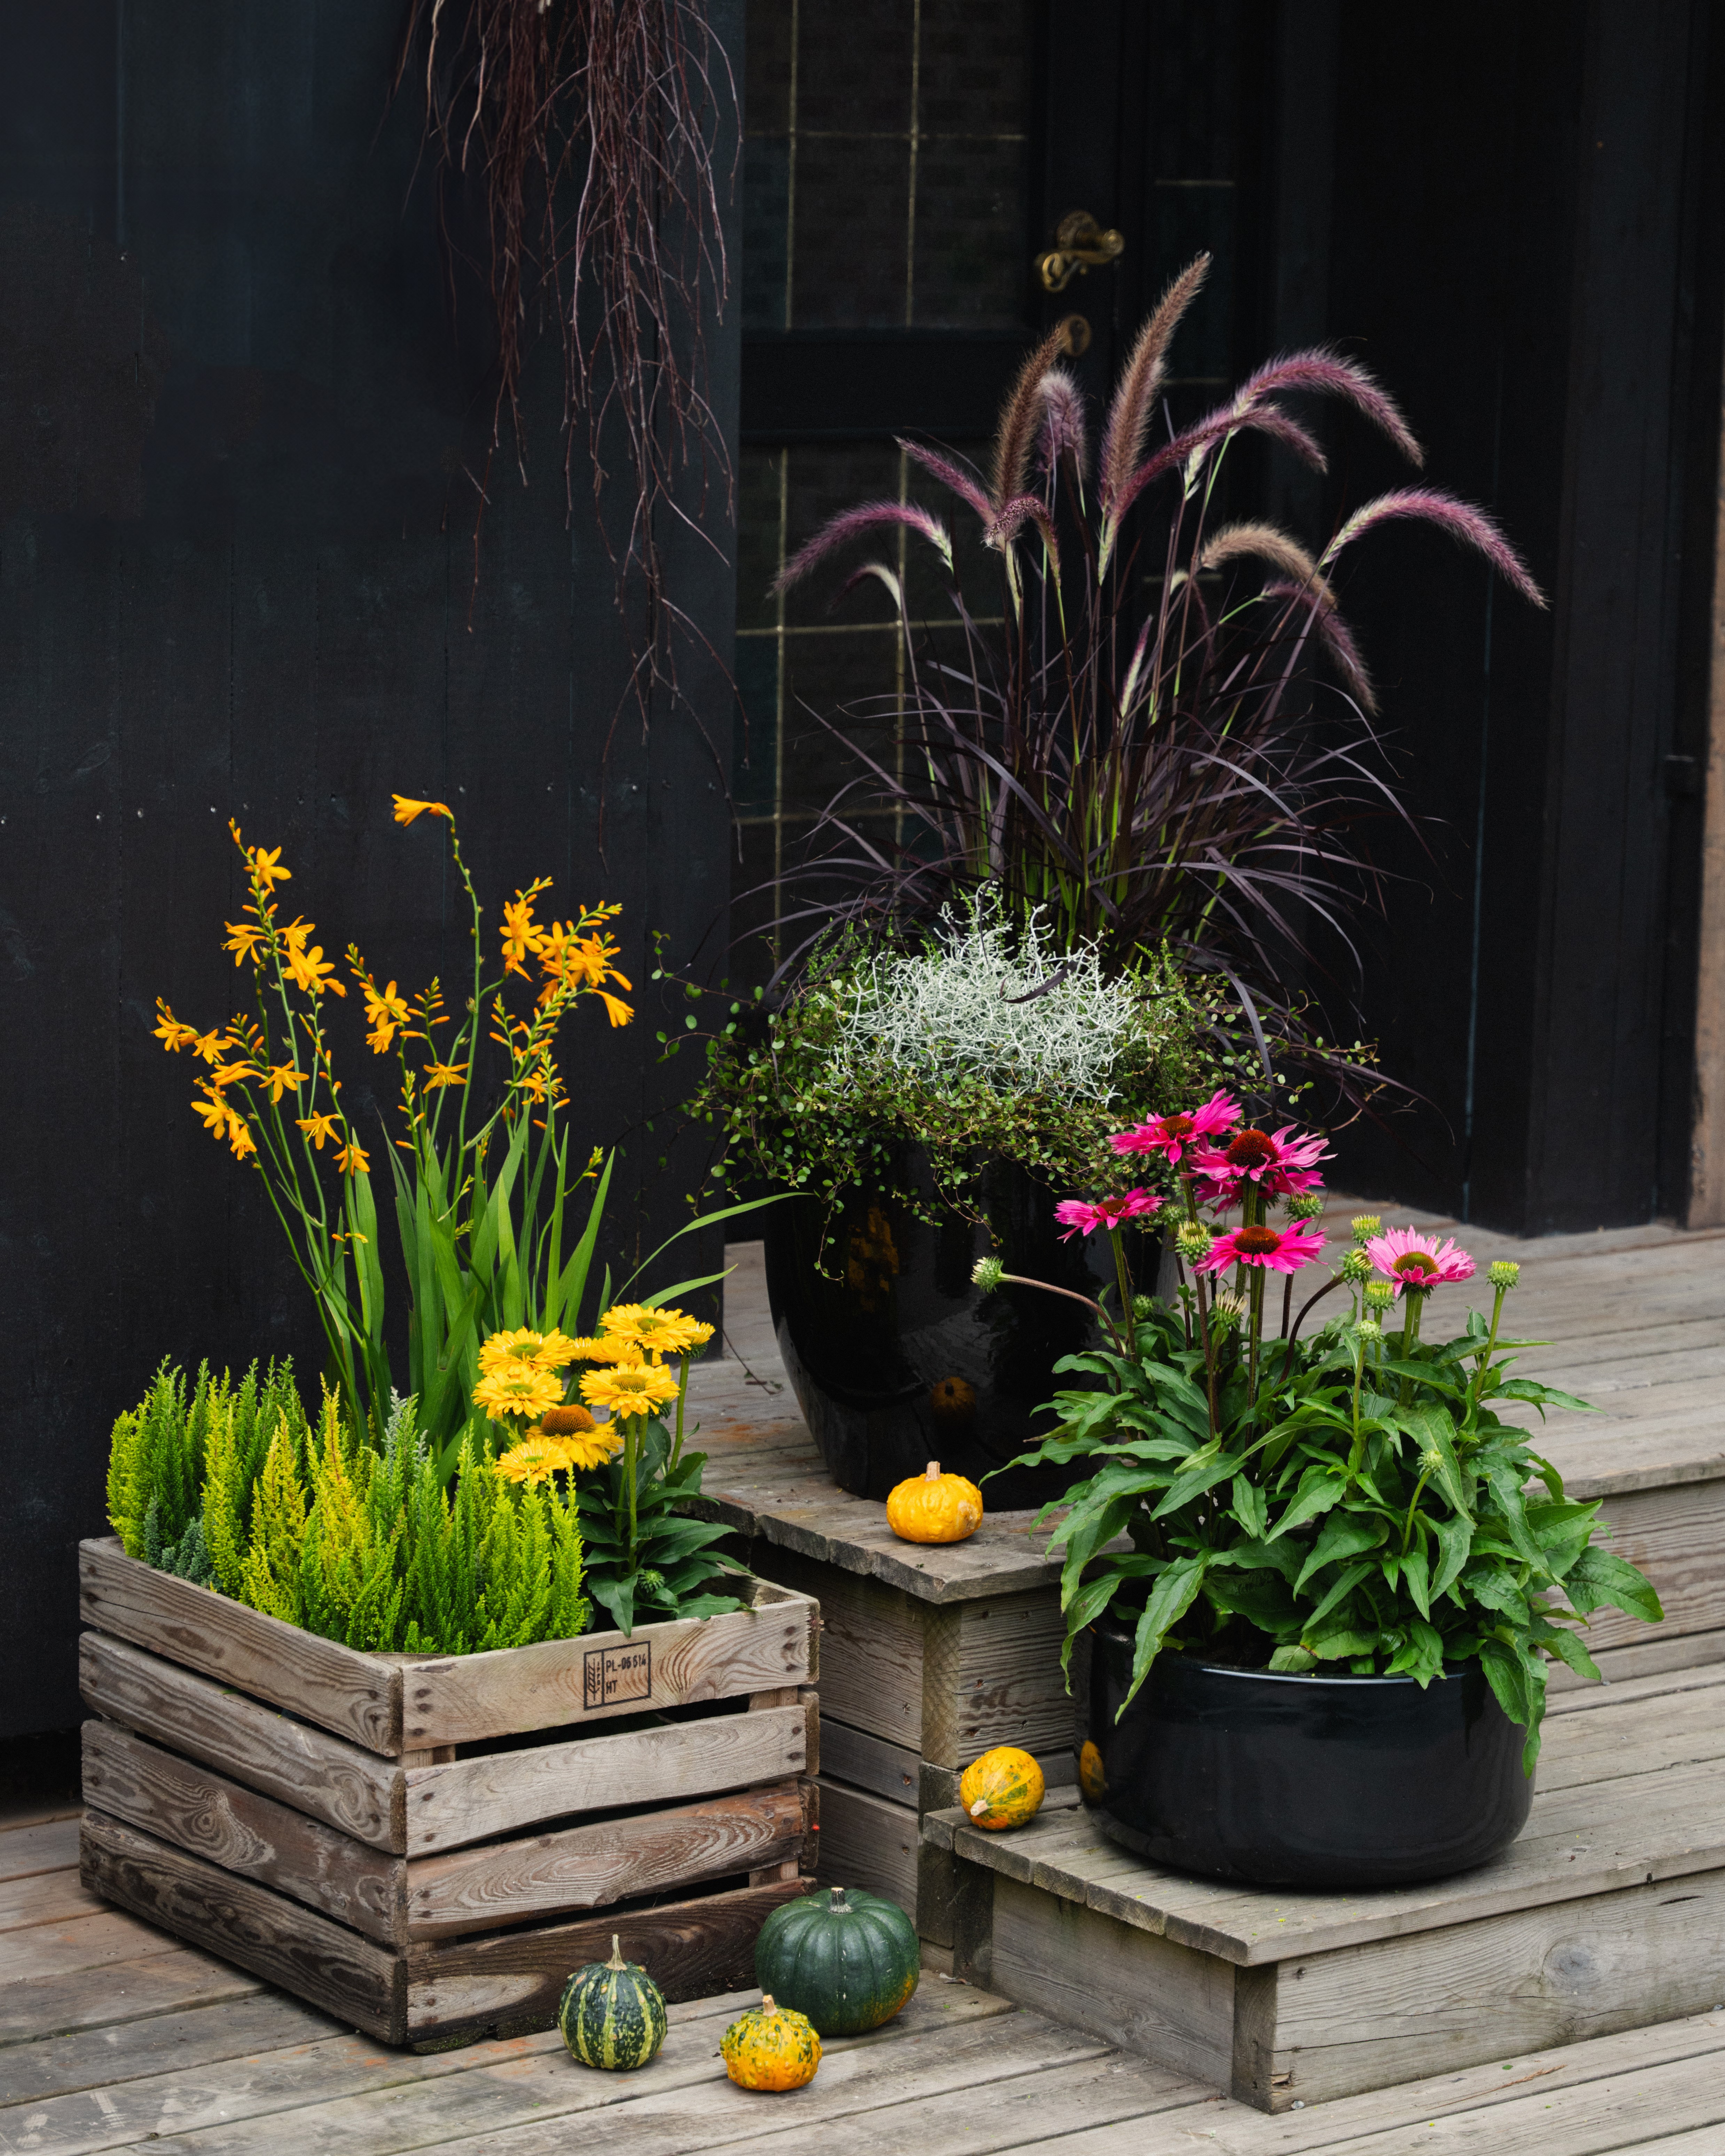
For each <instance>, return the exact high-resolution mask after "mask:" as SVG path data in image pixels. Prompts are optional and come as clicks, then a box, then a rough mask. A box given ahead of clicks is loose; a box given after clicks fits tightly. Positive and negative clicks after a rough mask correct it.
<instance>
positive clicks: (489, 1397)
mask: <svg viewBox="0 0 1725 2156" xmlns="http://www.w3.org/2000/svg"><path fill="white" fill-rule="evenodd" d="M562 1399H563V1389H562V1386H561V1385H560V1384H559V1383H557V1379H556V1378H554V1377H552V1375H551V1373H549V1372H548V1371H546V1370H536V1369H534V1368H532V1367H531V1365H530V1364H526V1363H523V1364H521V1365H519V1366H518V1367H517V1368H514V1369H512V1370H490V1371H488V1372H487V1373H486V1374H485V1376H484V1377H483V1378H480V1381H479V1383H477V1384H476V1385H475V1387H474V1389H473V1404H474V1405H475V1407H478V1408H483V1409H485V1414H486V1416H487V1417H488V1419H490V1421H492V1422H507V1421H508V1420H509V1419H510V1417H511V1415H525V1416H526V1418H527V1419H528V1420H529V1421H532V1420H535V1419H536V1418H537V1417H539V1416H540V1415H542V1414H544V1413H545V1411H546V1409H547V1408H555V1407H561V1406H562Z"/></svg>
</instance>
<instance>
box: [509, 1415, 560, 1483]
mask: <svg viewBox="0 0 1725 2156" xmlns="http://www.w3.org/2000/svg"><path fill="white" fill-rule="evenodd" d="M573 1465H574V1462H573V1461H572V1460H571V1459H570V1457H569V1448H568V1446H567V1445H565V1444H563V1443H562V1440H561V1439H558V1438H555V1437H536V1436H535V1435H533V1433H532V1431H531V1430H529V1431H528V1433H527V1435H526V1436H525V1437H524V1438H521V1439H520V1440H518V1441H517V1442H516V1444H514V1445H511V1446H510V1448H509V1450H508V1451H507V1452H506V1453H504V1454H503V1455H501V1457H500V1458H499V1460H498V1461H497V1472H498V1473H499V1474H500V1475H501V1476H502V1478H503V1480H504V1481H506V1482H525V1483H526V1486H527V1487H528V1488H529V1489H530V1490H536V1489H537V1488H538V1487H539V1485H540V1484H541V1483H542V1482H548V1481H550V1480H551V1478H552V1476H553V1475H555V1474H556V1473H557V1471H558V1470H559V1469H560V1468H561V1469H567V1468H570V1467H572V1466H573Z"/></svg>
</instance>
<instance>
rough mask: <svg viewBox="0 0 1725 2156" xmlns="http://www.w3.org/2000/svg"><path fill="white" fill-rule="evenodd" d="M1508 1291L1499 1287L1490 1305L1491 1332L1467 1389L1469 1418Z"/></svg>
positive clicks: (1489, 1357)
mask: <svg viewBox="0 0 1725 2156" xmlns="http://www.w3.org/2000/svg"><path fill="white" fill-rule="evenodd" d="M1508 1293H1509V1290H1508V1289H1507V1287H1501V1288H1499V1289H1498V1291H1497V1301H1495V1302H1493V1304H1492V1305H1491V1333H1490V1335H1489V1336H1488V1337H1487V1338H1486V1347H1485V1353H1483V1354H1482V1355H1481V1357H1480V1359H1479V1361H1478V1362H1477V1363H1475V1365H1474V1372H1473V1383H1471V1385H1470V1386H1469V1387H1468V1389H1467V1413H1468V1417H1469V1419H1471V1418H1472V1415H1473V1411H1474V1409H1476V1407H1477V1406H1478V1405H1479V1399H1480V1387H1481V1385H1482V1384H1483V1383H1485V1381H1486V1371H1487V1370H1488V1369H1490V1368H1491V1355H1492V1351H1493V1350H1494V1349H1495V1348H1496V1347H1497V1326H1498V1321H1499V1320H1500V1319H1501V1318H1502V1316H1503V1298H1504V1296H1507V1294H1508Z"/></svg>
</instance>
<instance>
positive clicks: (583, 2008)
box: [557, 1933, 665, 2071]
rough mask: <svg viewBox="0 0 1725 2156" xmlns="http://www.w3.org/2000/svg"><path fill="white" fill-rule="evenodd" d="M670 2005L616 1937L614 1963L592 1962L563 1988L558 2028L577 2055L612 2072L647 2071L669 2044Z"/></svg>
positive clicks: (612, 1941) (585, 2063) (592, 2064)
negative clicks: (626, 1956) (667, 2018)
mask: <svg viewBox="0 0 1725 2156" xmlns="http://www.w3.org/2000/svg"><path fill="white" fill-rule="evenodd" d="M557 2026H558V2028H559V2029H561V2030H562V2032H563V2041H564V2042H565V2043H566V2044H567V2046H568V2047H569V2050H570V2051H571V2052H572V2054H573V2056H575V2057H576V2058H578V2059H579V2060H580V2061H581V2063H582V2064H583V2066H603V2067H604V2068H606V2069H607V2070H608V2071H615V2070H618V2069H627V2068H629V2067H631V2066H645V2065H646V2063H647V2061H648V2060H649V2059H650V2058H651V2057H652V2056H653V2055H654V2053H655V2051H657V2050H658V2049H659V2047H660V2045H661V2044H662V2043H663V2042H664V2041H665V2000H664V1999H663V1998H662V1997H661V1996H660V1989H659V1986H658V1985H657V1984H655V1982H654V1981H653V1979H652V1978H651V1977H650V1976H649V1975H648V1974H647V1972H646V1970H645V1969H643V1968H641V1967H640V1965H639V1963H636V1962H632V1961H625V1960H624V1958H623V1952H622V1948H620V1947H619V1944H618V1939H617V1934H616V1933H612V1934H611V1958H610V1960H609V1961H590V1962H588V1964H587V1966H586V1967H585V1968H584V1969H577V1970H576V1972H575V1974H573V1976H572V1977H571V1978H570V1979H569V1981H568V1982H567V1984H565V1985H564V1986H563V1997H562V2005H560V2006H559V2007H558V2008H557Z"/></svg>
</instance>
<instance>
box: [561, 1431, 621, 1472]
mask: <svg viewBox="0 0 1725 2156" xmlns="http://www.w3.org/2000/svg"><path fill="white" fill-rule="evenodd" d="M557 1442H558V1443H559V1444H560V1445H562V1448H563V1450H564V1451H565V1452H567V1454H568V1455H569V1465H570V1466H572V1467H603V1466H604V1464H605V1462H606V1461H607V1460H614V1459H615V1458H616V1457H617V1455H618V1454H619V1452H621V1451H622V1450H623V1426H622V1424H620V1423H614V1422H608V1423H607V1424H605V1425H604V1427H603V1429H598V1428H595V1429H593V1430H586V1431H583V1433H582V1434H581V1435H579V1436H576V1437H565V1438H560V1439H559V1440H557Z"/></svg>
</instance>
